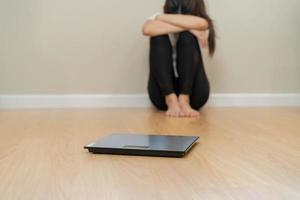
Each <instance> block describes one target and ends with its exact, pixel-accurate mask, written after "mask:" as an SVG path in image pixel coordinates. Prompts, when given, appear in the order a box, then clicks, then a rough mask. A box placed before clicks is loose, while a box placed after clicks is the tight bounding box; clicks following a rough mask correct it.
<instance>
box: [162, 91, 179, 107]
mask: <svg viewBox="0 0 300 200" xmlns="http://www.w3.org/2000/svg"><path fill="white" fill-rule="evenodd" d="M165 101H166V104H167V105H169V104H175V103H176V104H178V98H177V96H176V94H175V93H172V94H169V95H167V96H166V97H165Z"/></svg>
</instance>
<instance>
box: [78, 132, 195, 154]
mask: <svg viewBox="0 0 300 200" xmlns="http://www.w3.org/2000/svg"><path fill="white" fill-rule="evenodd" d="M198 138H199V137H197V136H171V135H139V134H118V133H116V134H111V135H109V136H106V137H104V138H102V139H99V140H97V141H95V142H93V143H90V144H88V145H86V146H84V148H85V149H88V150H89V152H92V153H100V154H123V155H140V156H163V157H183V156H184V155H185V154H186V153H187V152H188V151H189V150H190V149H191V148H192V146H193V145H194V144H195V142H196V141H197V140H198Z"/></svg>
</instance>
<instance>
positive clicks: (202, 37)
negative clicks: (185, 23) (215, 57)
mask: <svg viewBox="0 0 300 200" xmlns="http://www.w3.org/2000/svg"><path fill="white" fill-rule="evenodd" d="M190 32H191V33H192V34H193V35H195V36H196V38H197V39H198V41H199V44H200V46H201V47H202V48H206V47H207V46H208V37H207V32H206V31H198V30H194V29H192V30H190Z"/></svg>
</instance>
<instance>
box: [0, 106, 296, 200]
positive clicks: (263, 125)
mask: <svg viewBox="0 0 300 200" xmlns="http://www.w3.org/2000/svg"><path fill="white" fill-rule="evenodd" d="M112 132H132V133H149V134H153V133H158V134H177V135H198V136H200V138H201V139H200V141H199V143H198V144H197V145H196V146H195V147H194V148H193V149H192V151H191V152H190V153H189V154H188V155H187V156H186V157H185V158H182V159H179V158H159V157H140V156H117V155H114V156H113V155H94V154H90V153H88V152H87V151H86V150H84V149H83V146H84V145H85V144H87V143H89V142H91V141H93V140H94V139H97V138H99V137H103V136H105V135H107V134H109V133H112ZM0 199H3V200H10V199H13V200H14V199H22V200H27V199H28V200H35V199H38V200H46V199H54V200H59V199H72V200H73V199H84V200H87V199H101V200H106V199H108V200H119V199H120V200H121V199H122V200H127V199H128V200H131V199H132V200H144V199H146V200H148V199H149V200H160V199H163V200H168V199H175V200H177V199H178V200H190V199H195V200H198V199H199V200H203V199H207V200H214V199H222V200H223V199H225V200H226V199H239V200H247V199H249V200H250V199H251V200H258V199H264V200H277V199H280V200H281V199H286V200H294V199H295V200H296V199H300V108H204V109H203V111H202V114H201V117H200V118H198V119H172V118H166V117H165V116H164V114H163V113H161V112H156V111H155V110H153V109H65V110H63V109H62V110H0Z"/></svg>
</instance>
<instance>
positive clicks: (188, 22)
mask: <svg viewBox="0 0 300 200" xmlns="http://www.w3.org/2000/svg"><path fill="white" fill-rule="evenodd" d="M156 20H159V21H162V22H165V23H168V24H172V25H174V26H179V27H182V28H183V29H185V30H191V29H194V30H199V31H203V30H207V29H208V22H207V21H206V20H205V19H203V18H201V17H197V16H193V15H182V14H162V15H158V16H157V17H156Z"/></svg>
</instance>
